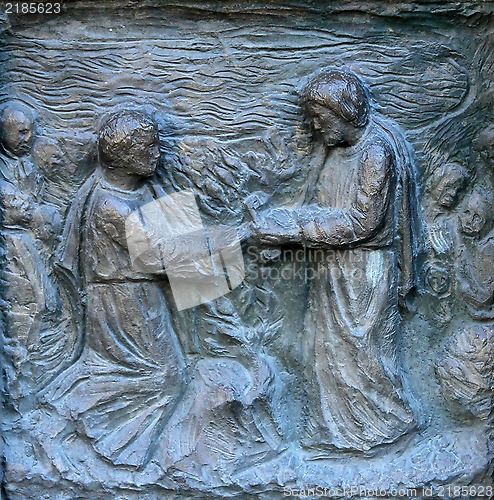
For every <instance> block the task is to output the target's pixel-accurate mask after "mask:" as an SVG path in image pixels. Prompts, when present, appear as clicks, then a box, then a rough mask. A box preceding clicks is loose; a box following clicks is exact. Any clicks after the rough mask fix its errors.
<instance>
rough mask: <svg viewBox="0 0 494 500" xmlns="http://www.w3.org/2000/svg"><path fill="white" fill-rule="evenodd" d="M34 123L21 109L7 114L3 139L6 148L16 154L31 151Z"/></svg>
mask: <svg viewBox="0 0 494 500" xmlns="http://www.w3.org/2000/svg"><path fill="white" fill-rule="evenodd" d="M33 129H34V123H33V122H32V120H31V119H30V118H28V117H27V116H26V115H25V114H24V113H22V112H21V111H13V112H9V113H8V114H6V115H5V121H4V127H3V131H2V139H3V144H4V146H5V148H6V149H7V150H8V151H10V152H11V153H14V154H16V155H19V156H20V155H23V154H26V153H27V152H29V150H30V149H31V144H32V142H33Z"/></svg>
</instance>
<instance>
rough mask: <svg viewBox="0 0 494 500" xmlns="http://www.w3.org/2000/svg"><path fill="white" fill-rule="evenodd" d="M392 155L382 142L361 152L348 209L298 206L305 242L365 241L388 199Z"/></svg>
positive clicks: (380, 218) (374, 230)
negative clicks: (352, 196)
mask: <svg viewBox="0 0 494 500" xmlns="http://www.w3.org/2000/svg"><path fill="white" fill-rule="evenodd" d="M392 167H393V155H392V152H391V150H390V149H389V147H387V145H386V144H385V143H384V142H382V141H379V142H376V143H374V144H372V145H371V146H370V147H369V148H368V149H367V150H366V151H365V153H364V154H363V156H362V158H361V160H360V165H359V172H358V184H359V186H358V189H357V193H356V195H355V198H354V200H353V201H352V204H351V206H350V208H349V209H347V210H336V209H331V208H326V207H319V206H315V205H310V206H308V207H304V208H302V209H300V210H299V213H298V217H297V219H298V222H299V225H300V227H301V239H302V242H303V243H305V244H306V245H307V246H331V247H339V246H347V245H352V244H356V243H361V242H365V241H366V240H369V239H371V238H372V237H373V236H375V234H376V233H377V232H378V231H379V229H380V228H381V227H382V225H383V223H384V218H385V216H386V214H387V210H388V206H389V203H390V190H391V186H392V178H393V170H392Z"/></svg>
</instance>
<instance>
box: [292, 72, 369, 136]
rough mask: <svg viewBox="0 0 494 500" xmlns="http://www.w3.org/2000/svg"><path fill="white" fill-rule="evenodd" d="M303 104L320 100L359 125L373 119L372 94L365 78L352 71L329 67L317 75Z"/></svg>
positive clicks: (304, 91) (346, 119) (319, 101)
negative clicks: (369, 92)
mask: <svg viewBox="0 0 494 500" xmlns="http://www.w3.org/2000/svg"><path fill="white" fill-rule="evenodd" d="M301 102H302V105H303V106H307V105H309V104H319V105H320V106H323V107H325V108H328V109H330V110H331V111H333V113H335V114H337V115H338V116H340V117H341V118H342V119H343V120H345V121H346V122H348V123H351V124H352V125H353V126H354V127H356V128H362V127H365V125H366V124H367V122H368V120H369V113H370V102H369V95H368V92H367V89H366V87H365V85H364V84H363V83H362V81H361V80H360V79H359V78H358V77H357V76H356V75H355V74H354V73H351V72H350V71H342V70H337V69H328V70H325V71H322V72H321V73H319V74H317V75H316V76H314V77H313V78H312V79H311V80H310V81H309V82H308V83H307V85H306V86H305V87H304V88H303V90H302V92H301Z"/></svg>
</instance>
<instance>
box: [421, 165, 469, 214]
mask: <svg viewBox="0 0 494 500" xmlns="http://www.w3.org/2000/svg"><path fill="white" fill-rule="evenodd" d="M468 180H469V174H468V172H467V171H466V170H465V169H464V168H463V167H462V166H461V165H459V164H458V163H446V164H445V165H441V166H440V167H438V168H436V169H435V170H434V172H433V173H432V175H431V177H430V179H429V192H430V193H431V195H432V198H433V199H434V201H435V202H436V203H437V205H438V206H439V207H441V208H445V209H452V208H454V207H455V206H456V204H457V203H458V200H459V198H460V194H461V191H462V189H464V188H465V186H466V185H467V182H468Z"/></svg>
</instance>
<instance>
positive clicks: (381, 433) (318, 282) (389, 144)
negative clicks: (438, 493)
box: [255, 70, 417, 451]
mask: <svg viewBox="0 0 494 500" xmlns="http://www.w3.org/2000/svg"><path fill="white" fill-rule="evenodd" d="M302 99H303V105H304V108H305V110H306V112H307V114H308V116H309V119H310V121H311V124H312V126H313V128H314V129H315V132H316V134H317V135H318V136H319V137H320V138H321V139H322V146H323V148H325V154H324V156H323V162H322V165H321V167H320V171H319V172H317V173H312V175H313V176H314V178H316V179H317V182H316V184H315V185H314V186H311V188H312V191H311V192H310V193H308V194H307V196H306V200H305V202H304V203H303V204H302V205H301V206H299V207H288V208H278V209H268V210H266V211H265V212H261V213H259V214H258V216H257V220H256V222H255V237H256V238H257V240H258V241H259V242H260V243H261V244H263V243H264V244H268V245H269V244H272V245H280V244H281V245H286V244H292V245H293V244H295V245H296V244H298V245H304V246H307V247H309V248H316V249H327V250H328V251H330V253H329V254H328V258H326V259H324V262H323V263H317V264H316V269H315V270H314V276H315V277H314V280H313V282H312V283H311V289H310V293H309V302H308V305H307V312H306V319H305V327H304V338H303V342H304V349H305V358H304V366H305V369H306V371H305V376H306V380H307V403H306V412H307V419H306V421H305V431H304V438H303V444H304V446H306V447H308V448H316V449H327V450H328V451H332V450H348V451H352V450H354V451H368V450H371V449H372V448H374V447H375V446H378V445H381V444H384V443H392V442H394V441H396V440H397V439H398V438H399V437H400V436H402V435H403V434H406V433H407V432H410V431H411V430H412V429H413V428H414V427H415V421H414V417H413V412H412V410H411V407H410V405H409V403H408V401H407V398H406V396H405V394H404V392H403V388H402V383H401V371H400V369H399V363H398V362H397V354H396V336H397V335H398V332H399V329H400V310H399V302H400V303H402V304H403V303H404V302H405V299H406V296H407V294H408V292H409V291H410V289H411V288H412V287H413V285H414V279H415V277H414V259H415V257H416V254H417V242H416V238H417V234H416V232H415V230H416V223H417V221H416V220H414V207H415V204H416V202H417V200H416V199H415V198H414V195H413V192H414V191H413V189H414V185H413V183H414V176H413V170H412V169H413V164H412V162H411V157H410V151H409V147H408V146H407V144H406V142H405V141H404V138H403V136H402V134H401V132H399V130H398V129H397V128H396V127H395V126H394V125H393V124H392V123H390V122H388V121H386V120H385V119H383V118H382V117H380V116H379V115H378V114H377V113H375V112H374V111H373V110H372V106H371V102H370V99H369V96H368V93H367V90H366V88H365V87H364V85H363V84H362V83H361V81H360V80H359V79H358V77H357V76H356V75H355V74H353V73H351V72H348V71H339V70H326V71H323V72H321V73H320V74H318V75H317V76H315V77H313V78H312V79H311V80H310V81H309V83H308V84H307V86H306V87H305V88H304V90H303V92H302Z"/></svg>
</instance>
